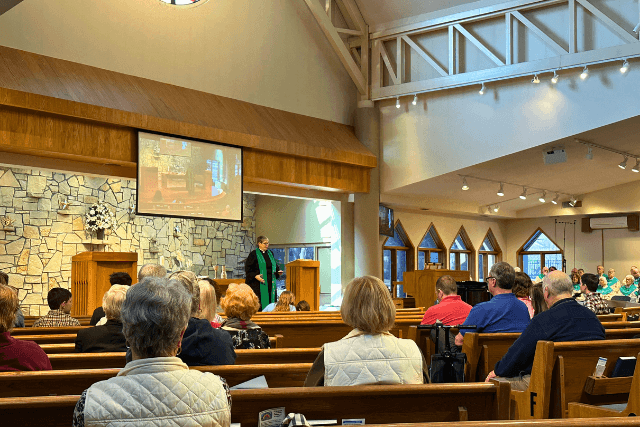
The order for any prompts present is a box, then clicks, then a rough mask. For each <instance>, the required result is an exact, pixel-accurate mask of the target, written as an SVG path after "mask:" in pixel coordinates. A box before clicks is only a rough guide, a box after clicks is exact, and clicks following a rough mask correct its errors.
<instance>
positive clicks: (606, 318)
mask: <svg viewBox="0 0 640 427" xmlns="http://www.w3.org/2000/svg"><path fill="white" fill-rule="evenodd" d="M597 317H598V320H600V321H601V322H622V321H626V320H627V319H626V318H623V316H622V314H619V313H612V314H598V316H597Z"/></svg>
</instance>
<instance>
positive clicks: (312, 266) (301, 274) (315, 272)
mask: <svg viewBox="0 0 640 427" xmlns="http://www.w3.org/2000/svg"><path fill="white" fill-rule="evenodd" d="M286 268H287V290H289V291H291V292H293V294H294V295H295V296H296V301H302V300H305V301H307V302H308V303H309V305H310V306H311V310H312V311H318V310H319V309H320V261H310V260H300V259H299V260H297V261H293V262H290V263H289V264H287V266H286Z"/></svg>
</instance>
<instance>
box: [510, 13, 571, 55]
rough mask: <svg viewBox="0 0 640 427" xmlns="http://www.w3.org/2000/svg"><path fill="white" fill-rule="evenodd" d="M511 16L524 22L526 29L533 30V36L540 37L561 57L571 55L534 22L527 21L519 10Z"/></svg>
mask: <svg viewBox="0 0 640 427" xmlns="http://www.w3.org/2000/svg"><path fill="white" fill-rule="evenodd" d="M511 14H512V15H513V16H514V17H515V18H516V19H517V20H518V21H520V22H522V23H523V24H524V26H525V27H527V28H528V29H529V30H531V32H532V33H533V34H535V35H536V36H538V38H540V39H541V40H542V41H543V42H544V43H545V44H546V45H548V46H549V47H550V48H552V49H553V50H555V51H556V53H558V54H559V55H563V54H565V53H569V52H567V50H566V49H565V48H563V47H562V46H560V45H559V44H558V43H556V42H555V40H553V39H552V38H551V37H549V36H548V35H546V34H545V33H544V32H543V31H542V30H541V29H540V28H538V27H537V26H536V25H535V24H534V23H533V22H531V21H529V20H528V19H527V17H525V16H524V15H523V14H521V13H520V12H518V11H517V10H514V11H513V12H511Z"/></svg>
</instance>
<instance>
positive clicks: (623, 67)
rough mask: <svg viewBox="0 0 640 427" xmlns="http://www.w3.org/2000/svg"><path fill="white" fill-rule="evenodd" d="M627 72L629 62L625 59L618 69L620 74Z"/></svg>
mask: <svg viewBox="0 0 640 427" xmlns="http://www.w3.org/2000/svg"><path fill="white" fill-rule="evenodd" d="M627 71H629V61H627V60H626V59H625V60H624V62H623V63H622V67H620V72H621V73H622V74H624V73H626V72H627Z"/></svg>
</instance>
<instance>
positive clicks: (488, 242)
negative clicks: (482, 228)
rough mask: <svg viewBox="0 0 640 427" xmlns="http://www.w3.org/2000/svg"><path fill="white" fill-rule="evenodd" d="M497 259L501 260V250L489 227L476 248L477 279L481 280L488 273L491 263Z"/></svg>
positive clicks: (497, 260)
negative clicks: (477, 248) (478, 248)
mask: <svg viewBox="0 0 640 427" xmlns="http://www.w3.org/2000/svg"><path fill="white" fill-rule="evenodd" d="M499 261H502V250H501V249H500V246H499V245H498V241H497V240H496V236H494V235H493V231H491V229H489V231H487V235H486V236H484V239H483V240H482V245H481V246H480V250H478V280H480V281H483V280H484V279H485V277H487V276H488V275H489V270H491V267H492V266H493V264H495V263H496V262H499Z"/></svg>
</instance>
